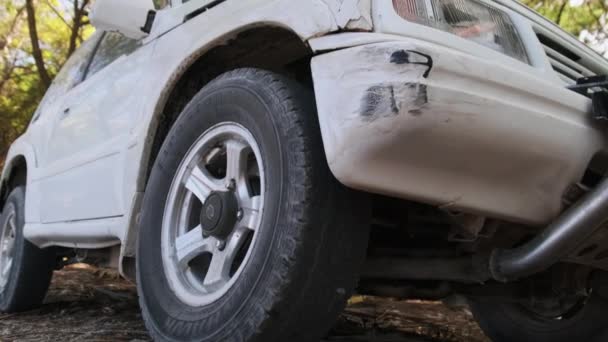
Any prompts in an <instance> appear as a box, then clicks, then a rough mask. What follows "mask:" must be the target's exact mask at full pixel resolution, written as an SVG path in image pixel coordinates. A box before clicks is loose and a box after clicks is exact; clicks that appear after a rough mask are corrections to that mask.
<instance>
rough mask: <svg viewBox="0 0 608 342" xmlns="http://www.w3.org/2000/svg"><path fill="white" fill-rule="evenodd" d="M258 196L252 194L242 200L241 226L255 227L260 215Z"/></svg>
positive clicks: (259, 199) (252, 228) (251, 228)
mask: <svg viewBox="0 0 608 342" xmlns="http://www.w3.org/2000/svg"><path fill="white" fill-rule="evenodd" d="M261 200H262V198H261V197H260V196H254V197H251V198H249V199H248V200H247V201H243V202H242V204H241V209H242V210H243V218H242V219H241V226H242V227H246V228H248V229H250V230H255V229H256V228H257V223H258V218H259V215H260V208H261V205H262V203H261Z"/></svg>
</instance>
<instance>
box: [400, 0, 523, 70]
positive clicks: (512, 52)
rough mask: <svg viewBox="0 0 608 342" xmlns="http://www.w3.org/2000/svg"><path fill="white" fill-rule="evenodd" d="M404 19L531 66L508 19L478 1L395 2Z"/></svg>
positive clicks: (498, 11)
mask: <svg viewBox="0 0 608 342" xmlns="http://www.w3.org/2000/svg"><path fill="white" fill-rule="evenodd" d="M393 5H394V7H395V10H396V11H397V13H398V14H399V16H401V17H402V18H403V19H406V20H408V21H411V22H415V23H418V24H422V25H426V26H430V27H434V28H436V29H440V30H442V31H446V32H450V33H453V34H455V35H457V36H460V37H462V38H466V39H469V40H472V41H475V42H477V43H479V44H481V45H484V46H486V47H489V48H490V49H493V50H496V51H499V52H501V53H503V54H505V55H508V56H511V57H513V58H516V59H518V60H520V61H523V62H525V63H528V56H527V55H526V51H525V49H524V46H523V44H522V42H521V39H520V38H519V34H518V33H517V30H516V29H515V27H514V25H513V22H512V21H511V18H509V16H508V15H507V14H506V13H504V12H502V11H500V10H498V9H496V8H494V7H491V6H489V5H486V4H484V3H482V2H478V1H476V0H393Z"/></svg>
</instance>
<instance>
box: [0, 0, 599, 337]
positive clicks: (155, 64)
mask: <svg viewBox="0 0 608 342" xmlns="http://www.w3.org/2000/svg"><path fill="white" fill-rule="evenodd" d="M90 19H91V21H92V23H93V24H94V25H95V26H96V28H97V33H95V34H94V35H93V36H92V37H91V38H90V39H88V40H87V41H86V42H85V43H84V44H83V45H82V47H81V48H80V49H79V50H78V51H77V52H76V53H75V54H74V55H73V56H72V57H71V58H70V59H69V61H68V62H67V63H66V65H65V66H64V67H63V69H62V70H61V72H60V73H59V74H58V75H57V77H56V79H55V80H54V82H53V84H52V86H51V87H50V89H49V90H48V92H47V94H46V96H45V97H44V99H43V100H42V103H41V104H40V106H39V108H38V110H37V111H36V113H35V115H34V117H33V119H32V122H31V124H30V126H29V128H28V129H27V131H26V132H25V134H24V135H23V136H22V137H20V138H19V139H18V140H17V141H16V142H15V143H14V144H13V145H12V148H11V149H10V152H9V154H8V157H7V159H6V164H5V167H4V171H3V174H2V178H1V197H0V198H1V206H2V207H3V210H2V218H1V222H0V227H1V230H0V232H1V234H0V236H1V240H0V247H1V248H0V311H3V312H14V311H21V310H27V309H30V308H33V307H35V306H37V305H39V304H41V302H42V301H43V298H44V296H45V292H46V290H47V287H48V284H49V281H50V279H51V274H52V271H53V269H55V268H58V267H62V266H64V265H66V264H69V263H72V262H76V261H85V262H90V263H95V264H98V265H102V266H107V267H116V268H118V269H119V270H120V272H121V274H122V275H124V276H125V277H127V278H129V279H131V280H133V281H136V282H137V286H138V290H139V295H140V302H141V307H142V311H143V317H144V319H145V321H146V325H147V327H148V329H149V331H150V334H151V335H152V337H153V338H155V339H156V340H158V341H248V342H253V341H264V342H267V341H281V342H282V341H306V342H308V341H318V340H319V339H320V338H322V337H323V335H324V334H325V333H326V332H327V330H328V329H329V328H330V327H331V325H332V323H333V320H334V319H335V318H336V316H337V315H338V314H339V313H340V311H341V310H342V309H343V307H344V305H345V303H346V301H347V300H348V298H349V296H351V295H352V294H353V293H354V292H355V291H357V292H359V293H362V294H375V295H383V296H395V297H401V298H426V299H442V298H446V297H449V296H456V295H458V296H461V297H462V298H467V299H468V300H469V302H470V303H471V305H472V309H473V311H474V314H475V316H476V317H477V319H478V320H479V322H480V324H481V326H482V328H483V329H484V330H485V332H486V333H487V334H488V335H489V336H490V337H491V338H493V339H494V340H496V341H558V342H559V341H589V340H593V339H596V340H602V338H604V339H606V338H608V337H607V336H608V335H604V334H605V333H606V331H607V330H608V325H607V324H606V315H608V297H607V296H608V289H607V288H606V286H608V284H607V281H608V280H607V278H606V273H605V270H608V231H607V229H606V228H607V226H606V225H605V221H606V219H608V182H605V181H603V178H604V175H605V173H606V171H607V169H608V164H607V163H606V161H607V159H606V157H607V155H606V152H607V140H606V134H605V132H606V125H605V123H604V122H605V121H606V119H607V118H608V115H607V113H606V112H607V110H606V108H607V107H606V106H607V104H608V102H607V100H606V97H607V95H606V94H607V90H606V86H607V82H606V78H605V77H602V75H606V74H608V62H607V61H606V60H604V59H603V58H602V57H601V56H600V55H598V54H596V53H595V52H594V51H592V50H591V49H589V48H587V47H585V46H584V45H583V44H582V43H580V42H579V41H577V40H576V39H575V38H574V37H572V36H570V35H568V34H567V33H565V32H563V31H562V30H560V29H559V28H558V27H557V26H555V25H553V24H552V23H550V22H549V21H547V20H545V19H544V18H542V17H541V16H540V15H538V14H537V13H535V12H534V11H532V10H530V9H528V8H526V7H525V6H523V5H521V4H520V3H518V2H515V1H511V0H494V1H490V0H392V1H391V0H306V1H305V0H297V1H294V0H223V1H222V0H215V1H210V0H190V1H186V0H182V1H180V0H172V1H170V2H167V1H166V0H165V1H163V0H156V1H151V0H130V1H124V0H97V1H96V2H95V3H94V5H93V8H92V10H91V14H90ZM602 336H604V337H602Z"/></svg>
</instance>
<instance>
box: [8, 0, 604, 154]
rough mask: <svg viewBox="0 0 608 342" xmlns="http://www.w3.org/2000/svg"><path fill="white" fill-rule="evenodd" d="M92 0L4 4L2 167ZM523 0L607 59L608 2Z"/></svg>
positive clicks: (70, 48)
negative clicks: (8, 151)
mask: <svg viewBox="0 0 608 342" xmlns="http://www.w3.org/2000/svg"><path fill="white" fill-rule="evenodd" d="M90 1H91V0H0V164H1V162H2V159H3V158H4V156H5V154H6V152H7V149H8V146H9V145H10V143H11V142H12V141H13V140H14V139H15V138H16V137H17V136H19V134H21V133H22V132H23V131H24V130H25V128H26V127H27V125H28V123H29V121H30V118H31V116H32V114H33V113H34V111H35V110H36V107H37V106H38V102H39V101H40V99H41V98H42V96H43V95H44V92H45V91H46V89H47V88H48V86H49V85H50V82H51V80H52V79H53V77H54V76H55V75H56V74H57V72H58V71H59V70H60V68H61V66H62V65H63V64H64V63H65V62H66V60H67V58H68V57H69V56H70V55H71V54H72V53H73V52H74V50H75V49H76V48H77V47H78V46H79V45H80V44H81V43H82V42H83V41H84V40H85V39H86V38H87V37H88V36H90V35H91V33H92V32H93V31H94V29H93V28H92V27H91V26H90V25H89V22H88V19H87V17H86V13H87V10H88V8H89V6H90ZM125 1H128V0H125ZM237 1H238V0H237ZM522 2H523V3H525V4H526V5H528V6H530V7H532V8H533V9H535V10H537V11H538V12H540V13H541V14H543V15H544V16H546V17H548V18H549V19H550V20H553V21H554V22H556V23H558V24H559V25H560V26H562V27H563V28H564V29H565V30H567V31H568V32H570V33H572V34H573V35H575V36H577V37H579V38H580V39H581V40H583V41H584V42H586V43H588V44H589V45H591V46H592V47H594V48H595V49H596V50H598V51H599V52H600V53H602V54H604V55H605V56H608V36H607V35H608V23H607V20H608V14H607V13H608V10H607V9H608V0H523V1H522Z"/></svg>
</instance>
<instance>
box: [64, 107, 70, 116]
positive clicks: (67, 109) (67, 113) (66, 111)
mask: <svg viewBox="0 0 608 342" xmlns="http://www.w3.org/2000/svg"><path fill="white" fill-rule="evenodd" d="M68 115H70V108H66V109H64V110H63V116H64V117H66V116H68Z"/></svg>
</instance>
